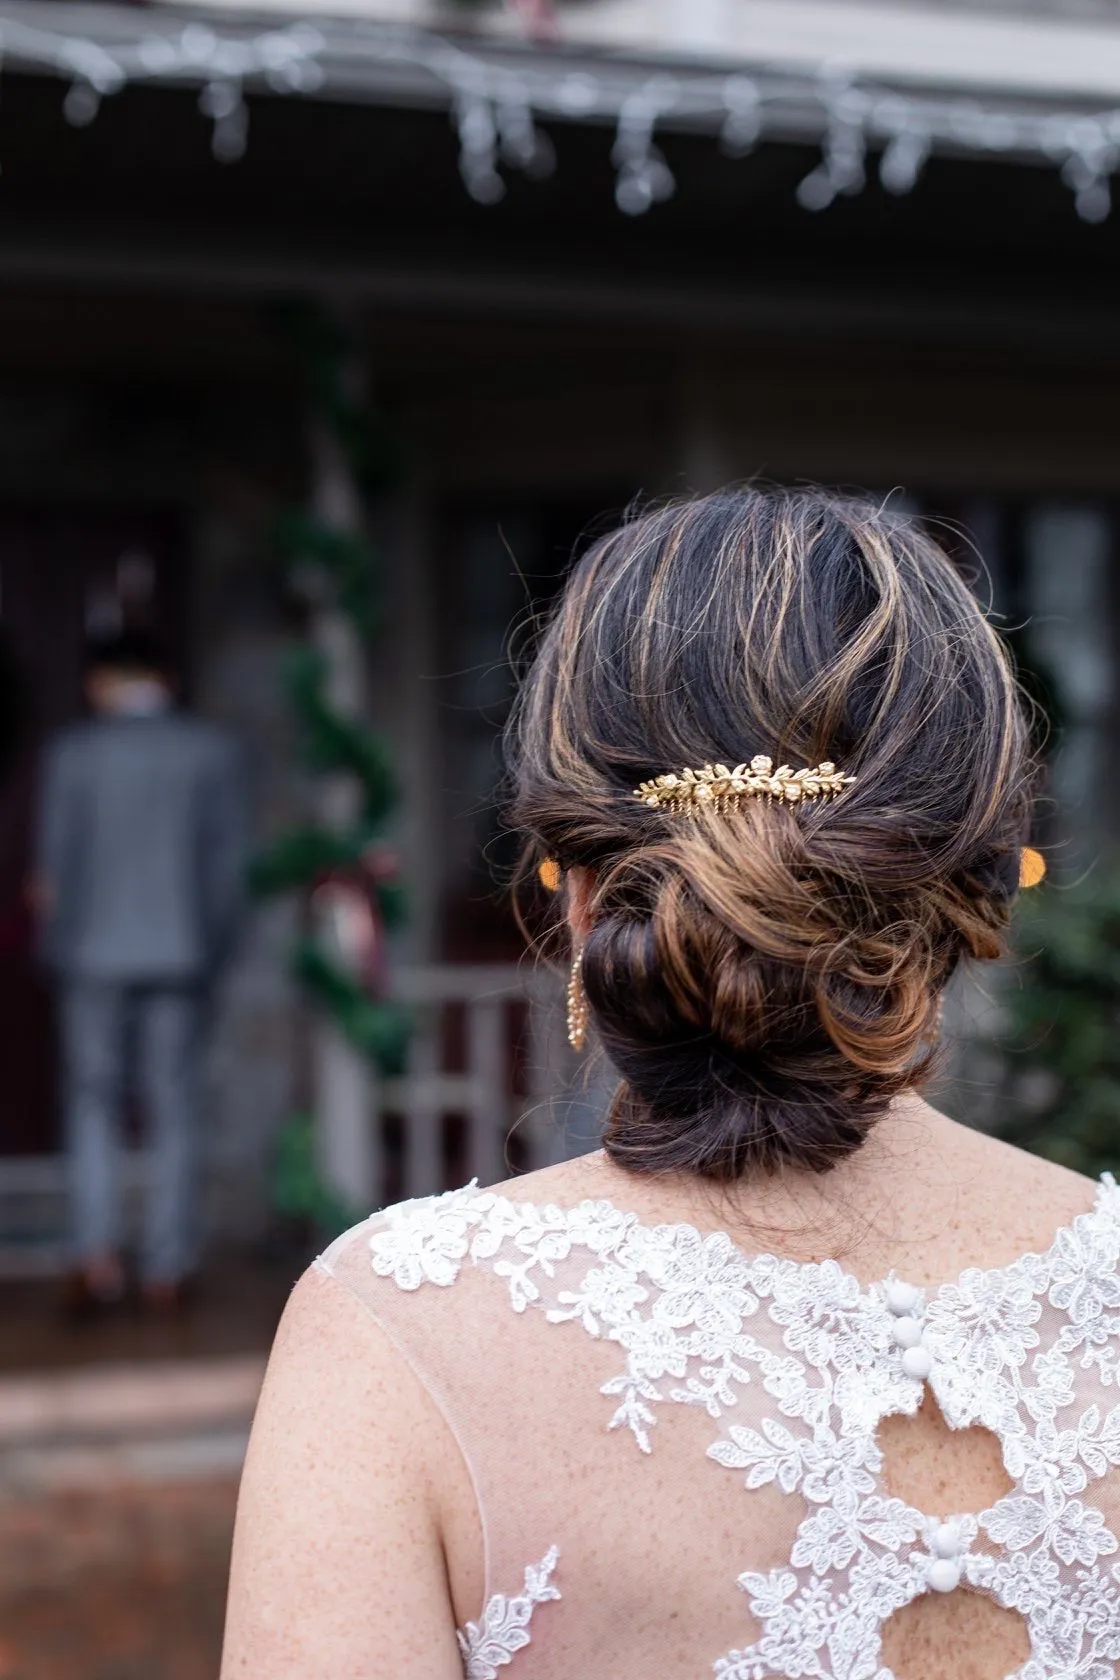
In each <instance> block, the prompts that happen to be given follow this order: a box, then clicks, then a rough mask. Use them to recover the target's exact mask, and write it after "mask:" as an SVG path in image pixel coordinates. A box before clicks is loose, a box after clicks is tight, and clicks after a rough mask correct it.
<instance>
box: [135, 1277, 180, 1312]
mask: <svg viewBox="0 0 1120 1680" xmlns="http://www.w3.org/2000/svg"><path fill="white" fill-rule="evenodd" d="M140 1301H141V1304H142V1305H143V1307H144V1310H145V1311H146V1312H149V1313H151V1315H152V1317H153V1318H182V1316H183V1314H184V1313H185V1312H186V1311H187V1309H188V1307H189V1306H190V1304H191V1287H190V1280H189V1279H188V1278H178V1279H176V1280H175V1281H174V1282H170V1281H165V1280H162V1279H158V1278H149V1279H148V1280H147V1281H146V1282H145V1283H142V1284H141V1285H140Z"/></svg>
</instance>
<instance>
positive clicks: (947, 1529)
mask: <svg viewBox="0 0 1120 1680" xmlns="http://www.w3.org/2000/svg"><path fill="white" fill-rule="evenodd" d="M963 1549H964V1548H963V1547H962V1545H961V1541H960V1536H959V1534H958V1533H957V1529H956V1525H955V1524H954V1523H938V1525H937V1527H936V1528H935V1529H934V1531H933V1541H932V1544H931V1546H930V1550H931V1551H932V1552H933V1554H934V1560H933V1562H932V1563H931V1564H930V1566H929V1571H928V1574H927V1576H926V1579H927V1580H928V1582H929V1584H930V1587H931V1588H932V1590H933V1591H934V1592H939V1593H947V1592H952V1591H953V1589H954V1588H955V1587H959V1586H960V1584H961V1566H960V1562H959V1559H960V1555H961V1552H962V1551H963Z"/></svg>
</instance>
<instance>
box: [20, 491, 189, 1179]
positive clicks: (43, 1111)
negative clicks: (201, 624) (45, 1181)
mask: <svg viewBox="0 0 1120 1680" xmlns="http://www.w3.org/2000/svg"><path fill="white" fill-rule="evenodd" d="M184 604H185V602H184V575H183V566H182V545H181V542H180V541H179V533H178V523H177V520H176V518H175V517H174V516H173V515H170V514H166V513H161V512H159V511H157V510H147V511H145V510H140V511H136V512H131V513H130V512H126V511H121V510H106V509H98V510H95V511H86V510H83V509H80V508H74V509H69V510H64V511H53V510H46V509H35V508H12V507H6V508H5V507H0V636H2V637H3V647H2V652H3V656H4V659H5V661H6V663H8V664H10V667H11V670H12V673H13V681H12V684H11V686H12V688H13V691H14V698H15V705H14V707H9V709H11V710H13V711H14V725H15V728H16V732H17V738H16V740H15V743H14V750H13V752H12V754H11V756H10V758H9V759H8V762H7V764H6V766H3V767H2V769H0V776H2V779H0V1154H4V1155H12V1154H28V1153H39V1152H41V1151H44V1150H49V1149H51V1148H53V1147H55V1146H56V1145H57V1141H58V1112H57V1100H56V1077H57V1075H56V1066H55V1061H56V1058H55V1047H54V1021H53V1011H52V1007H51V1004H52V1000H51V995H50V988H49V986H48V985H47V983H46V980H45V977H44V976H43V974H42V972H41V971H40V969H39V967H38V965H37V962H36V957H35V927H34V918H33V916H32V913H31V910H30V907H29V902H28V896H27V886H28V880H29V875H30V870H31V864H32V826H33V822H34V810H35V799H36V789H37V782H38V771H39V764H40V759H41V750H42V745H43V741H44V739H45V738H46V737H47V736H48V735H49V734H50V733H51V731H53V730H55V729H58V728H60V727H61V726H63V725H64V724H67V723H70V722H72V721H73V720H74V719H76V718H78V717H80V716H81V715H82V709H83V701H82V663H83V649H84V644H85V639H86V636H87V634H89V633H91V632H93V633H96V632H105V631H110V630H112V629H114V628H118V627H119V626H120V625H121V624H122V623H126V622H127V623H134V622H142V623H145V624H147V625H149V626H150V627H151V628H152V629H154V630H156V631H157V632H158V633H159V634H160V636H161V638H162V639H163V640H164V641H165V642H166V643H167V644H168V646H169V647H170V649H171V651H172V654H173V656H174V657H175V659H176V661H177V663H178V665H179V668H180V670H182V669H183V656H184V653H185V626H186V614H185V611H184ZM2 704H3V685H0V705H2ZM3 729H4V720H3V719H0V745H2V739H3Z"/></svg>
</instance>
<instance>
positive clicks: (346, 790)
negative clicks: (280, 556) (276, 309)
mask: <svg viewBox="0 0 1120 1680" xmlns="http://www.w3.org/2000/svg"><path fill="white" fill-rule="evenodd" d="M310 444H311V458H312V469H313V483H312V500H313V504H314V512H315V515H316V517H317V518H318V519H319V520H321V521H322V523H323V524H324V525H326V526H328V527H330V528H331V529H333V530H336V531H340V532H347V533H353V532H357V531H359V530H360V529H361V527H362V524H363V512H362V506H361V499H360V497H359V495H358V490H357V486H356V485H355V483H354V481H353V477H352V475H351V473H350V469H349V466H348V464H347V461H346V459H345V456H344V454H343V451H342V449H341V447H340V445H339V442H338V439H337V438H336V437H335V435H334V433H333V432H332V431H331V430H330V428H329V427H327V426H326V425H324V424H323V423H322V422H321V421H319V420H315V421H313V422H312V427H311V436H310ZM312 638H313V640H314V642H315V644H316V646H317V647H318V648H319V649H320V651H321V652H322V654H323V656H324V659H325V660H326V665H327V682H326V692H327V698H328V700H329V701H330V703H331V704H332V705H333V706H335V707H336V708H337V710H338V711H339V712H341V713H343V714H344V715H346V716H348V717H355V718H356V717H361V716H363V715H364V713H365V710H366V672H365V654H364V649H363V647H362V644H361V640H360V638H359V636H358V633H357V631H356V630H355V628H354V626H353V624H352V623H351V622H350V620H349V618H347V617H346V615H345V614H344V613H342V612H340V611H339V610H338V609H337V608H336V607H334V606H332V605H330V604H329V603H328V602H323V603H321V604H320V605H319V606H318V607H317V608H316V610H315V613H314V615H313V620H312ZM318 797H319V811H318V816H319V820H320V821H321V822H323V823H324V824H326V825H327V826H330V827H336V828H339V829H345V828H349V827H351V826H352V825H353V824H354V822H356V820H357V818H358V816H359V814H360V802H361V790H360V789H359V786H358V783H357V781H356V780H355V778H354V777H353V776H352V775H350V774H349V773H348V772H345V771H342V772H338V773H336V774H334V775H330V776H324V777H323V778H322V779H321V782H320V784H319V795H318ZM314 913H315V914H316V915H318V916H320V917H330V916H332V915H333V912H332V911H330V910H321V911H317V912H314ZM316 932H317V933H318V934H319V935H320V937H323V938H324V939H325V941H326V942H327V943H328V944H329V945H332V946H333V947H334V954H335V956H336V959H337V960H339V961H345V960H346V957H347V952H346V948H345V947H346V940H345V936H344V934H343V931H342V930H340V929H338V928H335V927H323V926H320V927H318V928H317V929H316ZM312 1086H313V1093H314V1109H315V1123H316V1128H317V1136H316V1146H317V1154H318V1165H319V1172H320V1174H321V1176H322V1179H323V1182H324V1184H325V1185H326V1186H327V1187H328V1188H329V1189H330V1190H331V1191H333V1192H334V1194H335V1195H336V1196H337V1197H338V1199H339V1200H340V1201H341V1202H342V1203H343V1205H344V1206H346V1207H353V1208H355V1209H357V1210H359V1211H365V1210H367V1209H368V1208H369V1207H371V1206H372V1205H373V1203H374V1202H375V1200H376V1199H377V1197H378V1194H379V1192H380V1180H381V1174H380V1171H379V1163H378V1141H379V1138H378V1129H377V1116H376V1081H375V1075H374V1071H373V1068H372V1065H371V1063H370V1062H369V1060H368V1059H367V1058H366V1057H365V1056H364V1055H362V1054H361V1052H359V1051H358V1050H355V1049H354V1047H353V1046H352V1045H351V1044H350V1043H349V1041H348V1040H347V1039H345V1038H344V1037H343V1035H342V1033H341V1032H340V1031H339V1029H338V1027H337V1026H336V1025H335V1023H334V1022H333V1021H332V1020H331V1019H329V1017H327V1016H325V1015H321V1014H320V1015H319V1016H317V1018H316V1020H315V1023H314V1026H313V1029H312Z"/></svg>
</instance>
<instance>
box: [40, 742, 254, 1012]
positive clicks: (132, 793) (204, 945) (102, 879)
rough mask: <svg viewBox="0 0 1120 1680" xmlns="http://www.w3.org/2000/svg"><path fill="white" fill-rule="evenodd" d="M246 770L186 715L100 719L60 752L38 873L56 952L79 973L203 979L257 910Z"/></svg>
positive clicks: (47, 784) (50, 763)
mask: <svg viewBox="0 0 1120 1680" xmlns="http://www.w3.org/2000/svg"><path fill="white" fill-rule="evenodd" d="M245 792H246V790H245V771H244V765H243V762H242V755H241V753H240V750H239V748H238V746H237V745H236V743H235V742H234V741H233V740H232V739H231V738H230V737H229V736H227V735H226V734H225V733H224V732H222V731H221V730H219V729H215V728H213V727H212V726H211V725H209V724H206V723H203V722H201V721H200V720H198V719H196V718H192V717H189V716H186V715H184V714H182V713H177V712H166V713H161V714H159V715H158V716H154V717H119V718H99V719H96V720H94V721H92V722H89V723H84V724H78V725H76V726H75V727H73V728H71V729H67V730H64V731H63V732H62V733H61V734H59V735H57V736H56V737H55V738H54V740H53V741H52V742H51V743H50V745H49V747H48V749H47V757H46V764H45V767H44V776H43V786H42V797H41V804H40V812H39V829H38V860H37V862H38V869H39V873H40V875H41V877H42V878H43V879H44V880H45V881H46V883H47V885H48V888H49V890H50V892H51V895H52V900H53V902H52V904H51V908H50V910H49V912H48V913H47V915H46V919H45V922H44V925H43V954H44V956H45V957H46V959H47V961H48V962H49V963H50V964H51V966H52V967H54V968H56V969H57V970H58V971H59V972H60V973H61V974H63V975H65V976H67V977H73V978H78V979H91V980H114V981H122V982H123V981H160V980H164V981H167V980H170V981H195V982H197V981H204V980H206V979H208V978H210V977H211V976H212V975H213V973H214V971H215V970H216V969H217V968H218V967H219V965H220V964H221V962H222V961H223V960H224V958H225V957H226V955H227V954H228V952H229V949H230V947H231V945H232V943H233V940H234V937H235V934H236V931H237V924H238V921H239V918H240V915H241V911H242V907H243V902H244V881H245V866H246V862H247V846H248V834H247V826H248V825H247V820H246V797H245Z"/></svg>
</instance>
